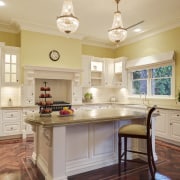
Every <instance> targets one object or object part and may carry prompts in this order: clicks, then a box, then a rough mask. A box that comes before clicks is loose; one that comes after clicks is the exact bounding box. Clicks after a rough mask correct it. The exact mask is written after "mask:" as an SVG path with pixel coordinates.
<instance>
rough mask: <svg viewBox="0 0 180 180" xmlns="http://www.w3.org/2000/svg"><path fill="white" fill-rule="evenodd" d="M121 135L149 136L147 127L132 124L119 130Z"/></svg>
mask: <svg viewBox="0 0 180 180" xmlns="http://www.w3.org/2000/svg"><path fill="white" fill-rule="evenodd" d="M119 133H120V134H121V135H123V134H126V135H127V134H131V135H142V136H145V135H146V134H147V130H146V126H144V125H140V124H130V125H125V126H123V127H122V128H120V129H119Z"/></svg>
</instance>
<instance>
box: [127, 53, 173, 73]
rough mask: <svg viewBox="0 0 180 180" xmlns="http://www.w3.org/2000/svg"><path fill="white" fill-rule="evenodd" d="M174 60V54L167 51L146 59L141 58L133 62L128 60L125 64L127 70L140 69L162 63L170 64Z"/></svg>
mask: <svg viewBox="0 0 180 180" xmlns="http://www.w3.org/2000/svg"><path fill="white" fill-rule="evenodd" d="M174 60H175V52H174V51H169V52H165V53H161V54H157V55H151V56H146V57H141V58H137V59H133V60H129V61H127V63H126V68H127V69H136V68H141V67H143V68H144V67H146V68H147V67H152V66H155V65H158V64H162V63H172V62H174Z"/></svg>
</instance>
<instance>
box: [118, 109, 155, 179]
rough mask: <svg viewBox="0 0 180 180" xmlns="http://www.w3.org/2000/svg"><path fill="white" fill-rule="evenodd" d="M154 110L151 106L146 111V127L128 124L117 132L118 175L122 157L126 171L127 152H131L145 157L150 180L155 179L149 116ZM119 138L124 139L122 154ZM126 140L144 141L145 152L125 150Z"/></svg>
mask: <svg viewBox="0 0 180 180" xmlns="http://www.w3.org/2000/svg"><path fill="white" fill-rule="evenodd" d="M155 109H156V106H153V107H152V108H151V109H150V110H149V111H148V114H147V118H146V125H141V124H129V125H125V126H122V127H121V128H119V132H118V140H119V141H118V151H119V152H118V159H119V175H120V174H121V161H122V160H123V159H122V158H123V157H124V170H125V171H126V164H127V162H126V161H127V152H131V153H138V154H143V155H147V160H148V166H149V170H150V173H151V176H152V179H155V172H156V165H155V162H154V157H153V150H152V126H151V116H152V113H153V112H154V110H155ZM121 138H124V152H123V153H122V152H121V151H122V147H121V144H122V142H121ZM128 138H138V139H145V140H146V146H147V152H140V151H133V150H128V149H127V139H128Z"/></svg>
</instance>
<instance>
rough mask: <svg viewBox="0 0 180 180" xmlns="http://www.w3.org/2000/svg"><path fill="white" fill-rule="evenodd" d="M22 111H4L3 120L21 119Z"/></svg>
mask: <svg viewBox="0 0 180 180" xmlns="http://www.w3.org/2000/svg"><path fill="white" fill-rule="evenodd" d="M20 115H21V114H20V111H4V112H3V121H7V120H11V121H12V120H16V119H18V120H20V117H21V116H20Z"/></svg>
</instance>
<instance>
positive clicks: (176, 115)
mask: <svg viewBox="0 0 180 180" xmlns="http://www.w3.org/2000/svg"><path fill="white" fill-rule="evenodd" d="M169 133H170V137H171V139H172V140H174V141H177V142H180V111H174V110H171V113H170V132H169Z"/></svg>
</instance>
